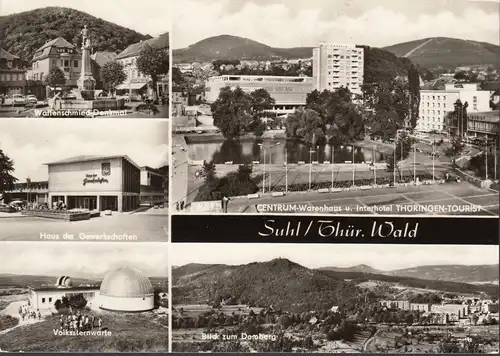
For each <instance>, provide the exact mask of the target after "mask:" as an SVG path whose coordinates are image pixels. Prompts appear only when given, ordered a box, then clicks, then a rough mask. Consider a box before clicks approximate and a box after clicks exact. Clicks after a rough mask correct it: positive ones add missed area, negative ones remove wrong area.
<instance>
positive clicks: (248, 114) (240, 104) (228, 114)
mask: <svg viewBox="0 0 500 356" xmlns="http://www.w3.org/2000/svg"><path fill="white" fill-rule="evenodd" d="M211 110H212V116H213V118H214V125H215V126H216V127H218V128H219V130H220V131H221V133H222V134H223V135H224V137H225V138H233V137H235V136H239V135H240V134H241V132H242V131H243V130H244V129H245V128H246V127H247V126H248V124H249V123H251V122H252V120H253V116H252V101H251V98H250V95H248V94H247V93H245V92H244V91H243V90H242V89H241V88H240V87H237V88H236V89H234V90H232V89H231V88H229V87H225V88H222V89H221V91H220V94H219V97H218V98H217V100H216V101H215V102H213V103H212V105H211Z"/></svg>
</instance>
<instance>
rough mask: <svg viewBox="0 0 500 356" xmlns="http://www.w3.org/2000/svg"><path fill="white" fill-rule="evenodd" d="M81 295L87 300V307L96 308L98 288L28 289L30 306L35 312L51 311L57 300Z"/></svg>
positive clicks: (58, 287)
mask: <svg viewBox="0 0 500 356" xmlns="http://www.w3.org/2000/svg"><path fill="white" fill-rule="evenodd" d="M77 294H82V295H83V296H84V297H85V299H86V300H87V306H88V307H89V308H91V309H93V308H96V307H97V305H96V303H95V302H96V299H97V296H98V294H99V287H96V286H90V287H72V286H68V287H64V286H47V287H39V288H30V289H29V301H30V306H31V308H32V309H33V310H36V311H40V312H43V311H46V312H49V311H53V310H55V306H54V305H55V303H56V301H57V300H62V298H63V297H67V298H69V297H71V296H72V295H77Z"/></svg>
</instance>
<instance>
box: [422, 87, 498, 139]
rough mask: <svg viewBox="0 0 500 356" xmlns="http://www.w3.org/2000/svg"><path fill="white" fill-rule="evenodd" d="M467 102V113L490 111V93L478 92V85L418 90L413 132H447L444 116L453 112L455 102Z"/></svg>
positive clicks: (486, 91)
mask: <svg viewBox="0 0 500 356" xmlns="http://www.w3.org/2000/svg"><path fill="white" fill-rule="evenodd" d="M459 99H460V101H461V102H462V103H465V102H467V104H468V107H467V113H469V114H472V113H479V112H485V111H491V108H490V92H489V91H488V90H479V88H478V85H477V84H475V83H471V84H460V83H457V84H446V85H445V89H444V90H425V89H421V90H420V106H419V113H418V120H417V126H416V127H415V130H417V131H422V132H430V131H438V132H448V129H449V128H447V127H446V122H445V121H446V120H445V119H446V115H447V114H448V113H449V112H451V111H454V110H455V107H454V104H455V102H456V101H457V100H459Z"/></svg>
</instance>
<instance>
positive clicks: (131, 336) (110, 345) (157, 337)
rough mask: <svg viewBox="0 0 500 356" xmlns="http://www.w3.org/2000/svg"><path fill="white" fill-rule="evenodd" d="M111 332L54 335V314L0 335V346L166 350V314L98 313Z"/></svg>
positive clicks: (17, 348)
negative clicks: (109, 334) (87, 334)
mask: <svg viewBox="0 0 500 356" xmlns="http://www.w3.org/2000/svg"><path fill="white" fill-rule="evenodd" d="M101 315H102V319H103V323H104V324H103V326H104V328H107V329H108V330H109V331H110V332H111V336H56V335H54V332H53V330H54V329H58V328H59V319H58V317H57V316H54V317H49V318H48V319H46V320H44V321H42V322H40V323H36V324H33V325H27V326H24V327H19V328H16V329H14V330H12V331H11V332H9V333H7V334H5V335H2V338H1V339H0V349H2V350H8V351H11V352H17V351H25V352H33V351H35V352H42V351H47V352H49V351H52V352H78V351H80V352H82V351H86V352H166V351H167V350H168V327H167V324H168V317H167V316H166V315H165V316H157V315H156V314H154V313H140V314H128V313H123V314H121V313H110V312H104V313H101Z"/></svg>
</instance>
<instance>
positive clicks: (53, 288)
mask: <svg viewBox="0 0 500 356" xmlns="http://www.w3.org/2000/svg"><path fill="white" fill-rule="evenodd" d="M31 289H32V290H34V291H35V292H56V291H63V290H64V291H90V290H94V291H96V292H97V291H98V290H99V286H92V287H88V286H80V287H78V286H76V287H75V286H73V287H62V288H61V287H56V286H42V287H37V288H31Z"/></svg>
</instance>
